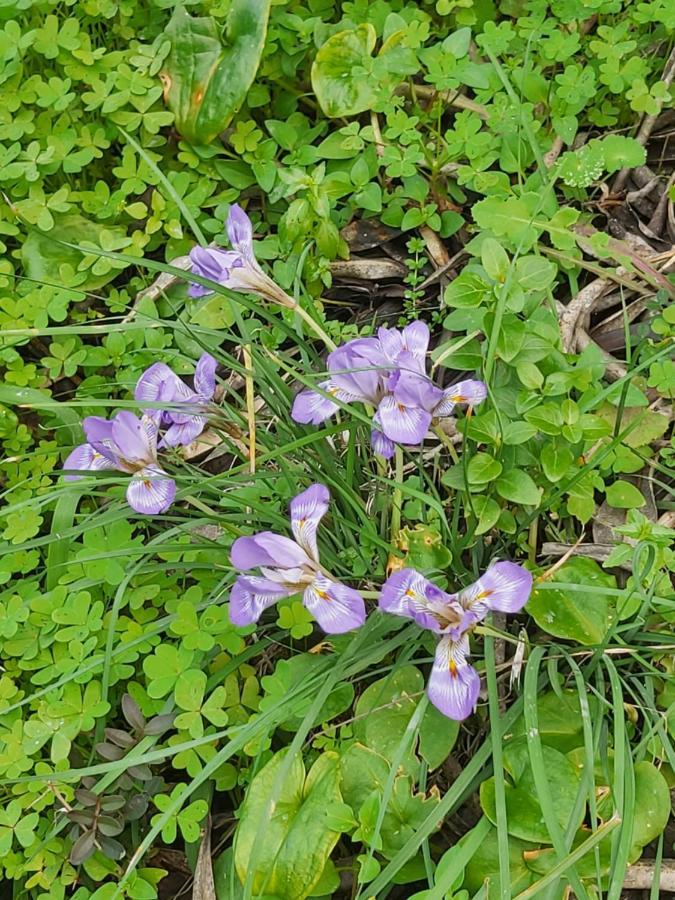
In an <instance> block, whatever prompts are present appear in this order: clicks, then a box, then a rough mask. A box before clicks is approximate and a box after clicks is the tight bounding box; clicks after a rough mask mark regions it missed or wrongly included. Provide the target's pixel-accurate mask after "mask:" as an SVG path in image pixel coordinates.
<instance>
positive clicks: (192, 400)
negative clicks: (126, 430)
mask: <svg viewBox="0 0 675 900" xmlns="http://www.w3.org/2000/svg"><path fill="white" fill-rule="evenodd" d="M215 390H216V361H215V359H214V358H213V357H212V356H210V355H209V354H208V353H203V354H202V355H201V357H200V358H199V362H198V363H197V365H196V366H195V375H194V390H193V389H191V388H189V387H188V386H187V385H186V384H185V382H184V381H182V380H181V379H180V378H179V377H178V376H177V375H176V374H175V372H173V370H172V369H170V368H169V366H167V364H166V363H163V362H158V363H154V364H153V365H152V366H150V368H149V369H146V370H145V372H143V374H142V375H141V377H140V378H139V379H138V384H137V385H136V391H135V393H134V397H135V399H136V400H138V401H139V403H144V402H148V401H149V402H153V403H166V404H167V409H146V410H144V414H145V415H147V416H149V417H150V418H151V419H153V420H154V421H155V423H156V424H157V426H158V427H160V426H162V425H163V426H165V427H166V431H165V432H164V436H163V437H162V439H161V440H160V442H159V445H158V446H159V447H178V446H181V445H186V444H191V443H192V442H193V441H194V440H196V439H197V438H198V437H199V435H200V434H201V433H202V431H203V430H204V428H205V427H206V423H207V417H206V415H205V411H206V407H207V406H208V404H209V403H210V401H211V400H212V399H213V395H214V393H215Z"/></svg>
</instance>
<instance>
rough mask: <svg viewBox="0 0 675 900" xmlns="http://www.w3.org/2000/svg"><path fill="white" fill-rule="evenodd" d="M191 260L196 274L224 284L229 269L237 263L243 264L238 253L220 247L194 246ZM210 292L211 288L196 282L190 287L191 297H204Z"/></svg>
mask: <svg viewBox="0 0 675 900" xmlns="http://www.w3.org/2000/svg"><path fill="white" fill-rule="evenodd" d="M190 262H191V264H192V271H193V272H194V274H195V275H199V277H200V278H208V279H209V280H210V281H213V282H215V283H216V284H223V283H224V282H225V280H226V279H227V274H228V272H229V270H230V269H231V268H232V267H233V266H235V265H237V264H239V265H241V260H240V256H239V254H238V253H236V252H233V251H232V250H221V249H219V248H218V247H193V248H192V250H190ZM209 293H211V292H210V290H209V288H207V287H204V286H203V285H201V284H196V283H194V282H192V283H191V284H190V287H189V288H188V294H189V296H190V297H203V296H205V295H206V294H209Z"/></svg>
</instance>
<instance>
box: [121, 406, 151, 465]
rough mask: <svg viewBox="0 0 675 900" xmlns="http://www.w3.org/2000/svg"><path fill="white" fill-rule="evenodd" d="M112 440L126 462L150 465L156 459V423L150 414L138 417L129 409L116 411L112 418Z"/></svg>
mask: <svg viewBox="0 0 675 900" xmlns="http://www.w3.org/2000/svg"><path fill="white" fill-rule="evenodd" d="M112 440H113V444H114V446H115V448H116V450H117V451H118V452H119V456H120V457H121V458H122V459H123V460H126V461H127V462H130V463H144V464H145V465H148V466H150V465H152V464H153V463H155V462H156V460H157V425H156V423H155V422H154V421H153V420H152V419H151V418H150V416H143V417H142V418H140V419H139V418H138V416H135V415H134V414H133V413H132V412H130V411H129V410H126V409H123V410H122V412H118V413H117V415H116V416H115V417H114V419H113V420H112Z"/></svg>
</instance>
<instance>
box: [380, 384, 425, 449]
mask: <svg viewBox="0 0 675 900" xmlns="http://www.w3.org/2000/svg"><path fill="white" fill-rule="evenodd" d="M376 424H377V425H379V426H380V428H381V429H382V431H383V432H384V434H385V436H386V437H388V438H389V440H391V441H394V442H395V443H397V444H415V445H419V444H421V443H422V441H423V440H424V438H425V437H426V434H427V431H428V430H429V425H431V413H429V412H427V411H426V410H425V409H420V407H419V406H406V405H405V404H404V403H399V402H397V400H396V398H395V397H394V396H393V394H387V396H386V397H384V398H383V399H382V401H381V402H380V405H379V406H378V408H377V420H376Z"/></svg>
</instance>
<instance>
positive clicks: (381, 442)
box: [370, 428, 396, 459]
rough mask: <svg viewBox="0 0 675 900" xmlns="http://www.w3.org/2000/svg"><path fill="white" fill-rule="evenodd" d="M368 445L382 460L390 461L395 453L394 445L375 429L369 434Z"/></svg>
mask: <svg viewBox="0 0 675 900" xmlns="http://www.w3.org/2000/svg"><path fill="white" fill-rule="evenodd" d="M370 443H371V444H372V447H373V453H376V454H377V455H378V456H381V457H382V458H383V459H391V458H392V456H393V455H394V453H395V452H396V444H395V443H394V442H393V441H390V440H389V438H388V437H387V436H386V435H384V434H382V432H381V431H378V430H377V428H373V430H372V431H371V432H370Z"/></svg>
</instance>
